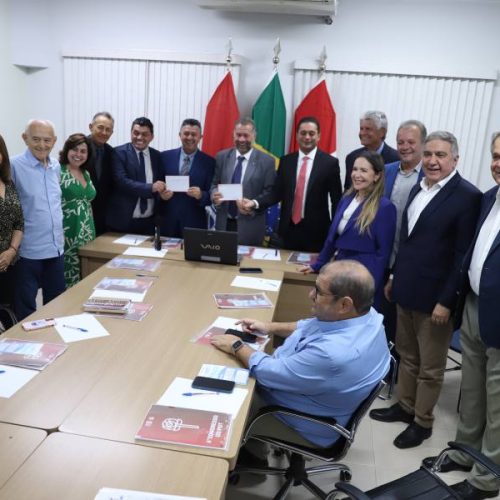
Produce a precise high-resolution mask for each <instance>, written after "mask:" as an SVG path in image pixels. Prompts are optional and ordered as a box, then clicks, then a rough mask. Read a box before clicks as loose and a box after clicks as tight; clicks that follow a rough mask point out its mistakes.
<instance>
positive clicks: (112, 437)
mask: <svg viewBox="0 0 500 500" xmlns="http://www.w3.org/2000/svg"><path fill="white" fill-rule="evenodd" d="M117 236H118V235H104V236H101V237H100V238H98V239H97V240H95V242H92V243H91V244H89V245H88V246H87V247H89V246H90V247H91V248H90V250H89V248H87V247H85V248H83V249H82V266H83V260H84V259H85V258H87V259H92V260H91V264H89V266H90V267H91V266H94V267H93V268H92V269H91V270H92V271H93V272H92V273H91V274H89V275H87V276H86V277H84V278H83V279H82V280H81V281H80V282H79V283H78V284H77V285H75V286H74V287H72V288H71V289H69V290H67V291H66V292H65V293H64V294H62V295H60V296H59V297H57V298H56V299H55V300H53V301H52V302H50V303H49V304H47V305H45V306H44V307H42V308H40V309H39V310H38V311H36V312H35V313H33V314H32V315H31V316H30V317H29V318H27V320H34V319H40V318H53V317H56V318H60V317H64V316H67V315H74V314H79V313H81V312H82V304H83V302H84V301H85V300H86V299H87V298H88V297H89V296H90V295H91V294H92V292H93V289H94V286H95V285H96V284H97V283H98V282H99V281H100V280H101V279H102V278H104V277H120V278H133V277H135V276H136V274H140V273H138V272H137V271H133V270H127V269H111V268H109V267H107V266H106V265H105V263H106V262H107V261H109V260H110V259H111V258H113V257H114V256H116V255H119V254H120V253H122V252H123V251H124V249H125V248H126V247H124V246H123V245H116V244H115V243H113V240H114V239H116V237H117ZM149 245H150V243H149ZM145 246H147V243H146V244H145ZM92 247H93V248H92ZM90 254H92V255H90ZM286 257H287V253H286V252H283V251H282V259H281V261H255V260H249V261H248V262H246V261H245V260H244V261H243V262H242V265H247V266H253V267H262V268H263V273H262V274H259V275H257V276H258V277H262V278H268V279H274V280H282V286H281V289H280V291H279V292H270V291H266V292H265V293H266V295H267V296H268V297H269V299H270V300H271V302H272V303H273V308H267V309H264V308H259V309H218V308H217V305H216V302H215V300H214V298H213V294H214V293H255V292H257V290H253V289H252V290H251V289H248V288H238V287H233V286H231V282H232V280H233V279H234V277H235V276H237V275H238V271H239V268H238V267H237V266H227V265H221V264H213V263H202V262H186V261H185V260H184V255H183V251H182V250H181V249H175V250H169V252H168V253H167V254H166V256H165V258H163V259H161V264H160V266H159V268H158V270H157V271H155V272H154V273H152V274H154V275H155V276H157V278H153V285H152V286H151V288H150V289H149V290H148V292H147V294H146V297H145V299H144V302H145V303H147V304H151V305H152V306H153V307H152V310H151V311H150V312H149V314H148V315H147V316H146V317H145V318H144V319H143V320H142V321H140V322H139V321H137V322H136V321H128V320H124V319H119V318H113V317H104V316H99V317H98V319H99V322H100V323H101V324H102V325H103V327H104V328H105V329H106V330H107V331H108V332H109V335H107V336H104V337H99V338H93V339H88V340H84V341H79V342H74V343H69V344H67V350H66V351H65V352H64V354H62V355H61V356H60V357H59V358H57V359H56V360H55V361H54V362H53V363H52V364H51V365H49V366H48V367H47V368H46V369H45V370H43V371H42V372H40V373H39V374H38V375H37V376H36V377H34V378H33V379H32V380H31V381H30V382H29V383H28V384H27V385H25V386H24V387H23V388H22V389H20V390H19V391H18V392H17V393H15V394H14V395H13V396H12V397H10V398H8V399H5V398H0V422H3V423H4V424H15V425H17V426H25V427H28V428H33V429H39V430H40V431H39V432H43V431H46V432H48V433H54V434H51V435H50V436H49V438H48V439H50V442H51V443H52V442H54V443H59V441H57V439H62V438H59V437H58V438H55V436H59V435H60V434H64V435H73V436H80V437H81V438H82V439H84V438H85V439H87V440H88V443H95V442H100V441H107V442H108V441H109V442H116V443H121V444H122V445H123V446H129V447H132V448H146V449H149V450H153V449H154V450H158V451H164V452H166V451H167V450H168V451H169V452H170V453H176V454H181V455H183V454H187V455H189V456H193V457H199V458H201V457H202V456H205V457H206V458H207V459H208V460H214V461H216V462H219V461H221V459H222V461H223V462H224V463H225V465H226V467H228V468H229V470H231V469H232V468H233V467H234V464H235V462H236V458H237V455H238V450H239V446H240V442H241V439H242V436H243V432H244V428H245V423H246V419H247V415H248V409H249V405H250V402H251V397H252V393H253V388H254V381H253V379H250V381H249V384H248V386H247V389H248V394H247V396H246V398H245V400H244V402H243V405H242V407H241V409H240V411H239V412H238V415H237V417H236V418H235V420H234V422H233V425H232V430H231V437H230V442H229V446H228V448H227V449H226V450H216V449H209V448H197V447H187V446H179V445H174V444H168V443H161V444H160V443H158V444H157V443H152V442H148V443H147V444H146V443H144V442H137V441H136V440H135V435H136V433H137V431H138V430H139V428H140V426H141V424H142V422H143V420H144V417H145V416H146V414H147V412H148V410H149V408H150V407H151V405H153V404H155V403H156V401H157V400H158V399H159V398H160V396H161V395H162V394H163V393H164V391H165V390H166V389H167V388H168V386H169V385H170V384H171V382H172V381H173V380H174V379H175V377H185V378H189V379H192V378H194V377H195V376H196V375H197V374H198V372H199V370H200V367H201V365H202V364H204V363H209V364H217V365H226V366H238V362H237V361H236V360H235V358H234V357H233V356H230V355H228V354H225V353H223V352H221V351H219V350H217V349H215V348H213V347H212V346H207V345H202V344H199V343H196V342H194V339H195V338H196V337H197V336H198V335H199V334H200V333H202V332H203V331H204V330H205V329H206V328H208V326H209V325H210V324H211V323H212V322H213V321H214V320H215V319H216V318H217V317H218V316H227V317H231V318H235V319H239V318H241V317H245V316H247V317H254V318H256V319H260V320H263V321H269V320H271V319H275V320H284V321H292V320H294V319H298V318H301V317H306V316H308V315H309V314H310V305H309V304H310V302H309V299H308V298H307V294H308V293H309V290H310V287H311V285H312V283H313V282H314V279H315V277H314V276H311V275H309V276H303V275H301V274H300V273H298V272H297V270H296V266H293V265H290V264H286V262H285V259H286ZM97 264H98V265H97ZM87 269H89V267H87ZM287 280H288V283H287ZM287 287H288V288H287ZM294 301H295V302H294ZM4 337H9V338H19V339H27V340H37V341H46V342H56V343H63V342H62V340H61V337H60V336H59V334H58V333H57V331H56V330H55V328H54V327H49V328H46V329H42V330H36V331H33V332H26V331H24V330H23V329H22V328H21V325H20V324H17V325H15V326H14V327H13V328H11V329H10V330H9V331H8V332H7V333H6V334H5V335H4ZM47 446H49V445H47ZM50 446H52V447H57V444H53V445H50ZM89 446H90V447H91V448H92V447H98V446H100V445H97V444H93V445H89ZM61 448H64V447H61ZM48 449H52V448H48ZM160 449H161V450H160ZM61 453H62V454H63V455H62V456H64V453H63V450H62V451H61ZM89 453H93V452H92V451H89ZM40 454H42V451H41V452H40ZM61 460H62V461H64V459H63V458H61ZM41 462H42V461H40V460H38V459H36V460H35V459H34V460H33V462H32V465H30V467H27V468H26V471H25V472H23V474H29V473H30V471H34V470H35V469H37V468H38V467H39V465H40V463H41ZM27 463H30V462H29V461H28V462H27ZM37 464H38V465H37ZM187 470H189V469H187ZM41 472H42V471H41V470H40V473H41ZM226 472H227V470H226ZM68 474H70V472H68ZM226 475H227V474H226V473H225V474H224V475H223V476H224V479H223V480H222V483H221V484H219V486H220V489H221V491H222V490H223V489H224V487H225V481H226ZM214 481H215V479H214ZM12 484H17V483H15V482H10V481H9V488H14V486H12ZM19 484H20V483H19ZM111 486H112V485H111ZM82 488H83V486H82ZM2 491H3V490H2ZM8 491H9V492H10V491H15V490H14V489H13V490H10V489H9V490H8ZM86 491H88V490H86ZM2 494H3V493H2ZM183 494H187V493H185V492H183ZM201 496H203V495H201ZM48 497H49V496H48ZM1 498H8V496H5V497H1ZM12 498H19V497H17V496H14V497H12ZM214 498H216V496H214Z"/></svg>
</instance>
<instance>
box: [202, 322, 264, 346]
mask: <svg viewBox="0 0 500 500" xmlns="http://www.w3.org/2000/svg"><path fill="white" fill-rule="evenodd" d="M237 321H239V320H238V319H235V318H229V317H227V316H217V318H216V320H215V321H214V322H213V323H212V324H211V325H210V326H209V327H208V328H212V327H214V326H216V327H218V328H224V330H227V329H228V328H232V329H233V330H238V331H240V332H242V331H243V328H242V327H241V325H237V324H236V322H237ZM252 335H256V336H257V337H268V335H267V333H262V332H256V331H255V332H252ZM247 345H252V344H247Z"/></svg>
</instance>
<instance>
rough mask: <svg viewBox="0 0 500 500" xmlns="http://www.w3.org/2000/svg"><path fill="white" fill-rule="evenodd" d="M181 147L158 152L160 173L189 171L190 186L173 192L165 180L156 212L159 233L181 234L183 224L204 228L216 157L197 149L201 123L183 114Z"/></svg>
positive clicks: (184, 225) (179, 236) (164, 174)
mask: <svg viewBox="0 0 500 500" xmlns="http://www.w3.org/2000/svg"><path fill="white" fill-rule="evenodd" d="M179 137H180V139H181V143H182V147H180V148H177V149H170V150H169V151H164V152H163V153H161V177H162V179H163V178H164V177H165V176H166V175H188V176H189V189H188V190H187V191H186V192H185V193H179V192H176V193H174V192H173V191H171V190H170V189H169V187H168V183H167V184H166V189H165V191H164V192H163V193H161V194H160V197H161V201H160V205H159V213H160V216H161V234H163V235H165V236H171V237H174V238H182V237H183V230H184V228H185V227H197V228H200V229H206V227H207V214H206V211H205V207H206V206H207V205H210V203H211V201H210V186H211V183H212V178H213V176H214V168H215V160H214V159H213V158H212V157H211V156H209V155H207V154H206V153H203V151H200V150H199V149H198V144H199V142H200V140H201V138H202V135H201V124H200V122H199V121H198V120H195V119H194V118H186V119H185V120H184V121H183V122H182V125H181V130H180V132H179Z"/></svg>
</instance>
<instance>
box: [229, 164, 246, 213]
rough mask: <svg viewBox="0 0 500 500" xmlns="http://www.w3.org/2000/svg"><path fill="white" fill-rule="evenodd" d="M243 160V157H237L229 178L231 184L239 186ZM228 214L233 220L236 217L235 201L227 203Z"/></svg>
mask: <svg viewBox="0 0 500 500" xmlns="http://www.w3.org/2000/svg"><path fill="white" fill-rule="evenodd" d="M244 159H245V157H244V156H238V161H237V163H236V167H234V172H233V176H232V177H231V184H241V173H242V172H243V160H244ZM228 212H229V215H230V216H231V217H232V218H233V219H236V217H238V207H237V206H236V202H235V201H230V202H229V207H228Z"/></svg>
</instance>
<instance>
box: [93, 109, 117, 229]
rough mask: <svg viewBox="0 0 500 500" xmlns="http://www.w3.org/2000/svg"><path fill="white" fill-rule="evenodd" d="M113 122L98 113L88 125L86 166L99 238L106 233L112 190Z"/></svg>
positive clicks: (110, 117)
mask: <svg viewBox="0 0 500 500" xmlns="http://www.w3.org/2000/svg"><path fill="white" fill-rule="evenodd" d="M114 126H115V120H114V119H113V117H112V116H111V114H110V113H108V112H107V111H99V112H98V113H96V114H95V115H94V117H93V118H92V122H91V123H90V124H89V130H90V135H89V139H90V144H91V146H92V155H91V160H90V161H89V162H88V164H87V170H88V171H89V174H90V179H91V180H92V184H93V185H94V187H95V189H96V193H97V194H96V197H95V198H94V199H93V200H92V214H93V216H94V224H95V232H96V235H97V236H99V235H100V234H103V233H105V232H106V213H107V210H108V202H109V198H110V196H111V192H112V188H113V171H112V162H113V148H112V146H110V145H109V144H108V141H109V139H110V138H111V136H112V135H113V129H114Z"/></svg>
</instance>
